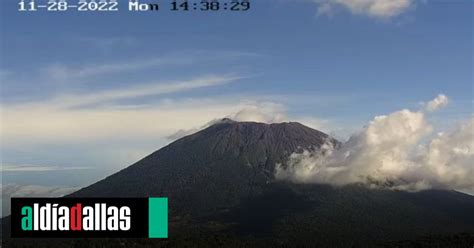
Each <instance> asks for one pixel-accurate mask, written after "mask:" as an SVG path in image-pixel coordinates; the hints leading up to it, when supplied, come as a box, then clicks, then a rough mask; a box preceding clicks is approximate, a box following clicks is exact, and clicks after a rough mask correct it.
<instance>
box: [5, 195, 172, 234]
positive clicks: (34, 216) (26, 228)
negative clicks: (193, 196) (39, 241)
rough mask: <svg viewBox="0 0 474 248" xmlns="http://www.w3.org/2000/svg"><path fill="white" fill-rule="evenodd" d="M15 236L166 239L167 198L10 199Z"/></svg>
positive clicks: (12, 227)
mask: <svg viewBox="0 0 474 248" xmlns="http://www.w3.org/2000/svg"><path fill="white" fill-rule="evenodd" d="M11 206H12V215H11V217H12V219H11V229H12V232H11V233H12V237H14V238H75V237H77V238H79V237H84V238H86V237H91V238H93V237H97V238H99V237H110V238H127V237H130V238H132V237H133V238H146V237H148V238H167V237H168V199H167V198H12V200H11Z"/></svg>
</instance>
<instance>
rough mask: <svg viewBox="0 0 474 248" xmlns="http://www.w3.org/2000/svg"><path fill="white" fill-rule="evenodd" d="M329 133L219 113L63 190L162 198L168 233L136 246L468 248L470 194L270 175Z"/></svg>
mask: <svg viewBox="0 0 474 248" xmlns="http://www.w3.org/2000/svg"><path fill="white" fill-rule="evenodd" d="M326 142H332V143H333V144H334V146H335V147H338V146H339V145H340V142H339V141H337V140H336V139H334V138H332V137H330V136H329V135H327V134H324V133H322V132H320V131H317V130H314V129H311V128H309V127H306V126H304V125H302V124H299V123H296V122H289V123H279V124H264V123H255V122H235V121H232V120H229V119H223V120H221V121H220V122H218V123H217V124H214V125H212V126H210V127H208V128H206V129H204V130H202V131H199V132H197V133H195V134H192V135H189V136H186V137H183V138H181V139H179V140H177V141H175V142H173V143H171V144H169V145H168V146H165V147H163V148H161V149H160V150H158V151H156V152H154V153H152V154H150V155H149V156H147V157H145V158H143V159H142V160H140V161H138V162H136V163H135V164H133V165H131V166H130V167H128V168H126V169H123V170H121V171H119V172H117V173H115V174H113V175H111V176H109V177H107V178H105V179H103V180H101V181H99V182H97V183H95V184H92V185H90V186H88V187H86V188H83V189H81V190H79V191H77V192H75V193H73V194H71V195H69V196H67V197H168V199H169V215H170V216H169V220H170V223H169V225H170V238H169V240H166V241H150V240H142V241H137V240H132V241H130V240H126V241H120V242H122V243H123V242H125V243H126V244H127V245H130V246H133V247H150V246H156V247H161V246H166V247H183V246H185V247H194V246H200V247H212V246H227V247H248V246H280V247H293V246H299V247H305V246H310V247H371V246H376V247H379V246H383V247H400V246H403V247H410V246H413V247H423V245H427V247H433V245H434V246H436V247H438V246H439V247H472V245H473V244H474V238H473V235H472V234H474V197H473V196H471V195H467V194H464V193H460V192H456V191H450V190H426V191H421V192H405V191H395V190H389V189H383V188H380V189H371V188H368V187H366V186H364V185H360V184H354V185H347V186H342V187H334V186H330V185H321V184H295V183H292V182H286V181H279V180H277V179H276V178H275V167H276V165H277V164H282V165H285V164H286V162H287V160H288V157H289V155H291V154H292V153H294V152H301V151H304V150H317V149H320V148H321V146H322V145H323V144H325V143H326ZM83 242H86V241H83ZM87 242H99V241H87ZM117 242H119V241H115V240H108V241H107V242H105V243H104V242H102V243H100V244H101V247H108V246H107V245H110V247H116V246H118V245H121V244H122V243H117ZM106 244H107V245H106ZM48 245H50V246H51V244H50V243H49V244H48ZM62 245H63V244H62ZM466 245H467V246H466Z"/></svg>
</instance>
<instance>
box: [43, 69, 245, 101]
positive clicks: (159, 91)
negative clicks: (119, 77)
mask: <svg viewBox="0 0 474 248" xmlns="http://www.w3.org/2000/svg"><path fill="white" fill-rule="evenodd" d="M242 78H243V77H239V76H224V75H209V76H203V77H198V78H194V79H190V80H181V81H173V82H154V83H148V84H143V85H133V86H130V87H126V88H122V89H112V90H106V91H102V92H98V93H86V94H73V95H61V96H58V97H57V98H55V99H53V100H52V101H49V102H47V104H53V105H56V106H61V107H63V108H65V107H79V106H82V105H88V104H95V103H99V102H108V101H114V100H123V99H131V98H137V97H145V96H158V95H163V94H170V93H177V92H184V91H189V90H193V89H198V88H206V87H213V86H218V85H223V84H227V83H231V82H234V81H236V80H238V79H242Z"/></svg>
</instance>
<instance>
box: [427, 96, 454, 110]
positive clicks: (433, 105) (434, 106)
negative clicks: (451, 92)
mask: <svg viewBox="0 0 474 248" xmlns="http://www.w3.org/2000/svg"><path fill="white" fill-rule="evenodd" d="M448 103H449V100H448V97H446V96H445V95H443V94H440V95H438V96H437V97H436V98H435V99H433V100H431V101H429V102H428V103H427V104H426V105H425V109H426V110H427V111H429V112H433V111H436V110H438V109H440V108H443V107H445V106H446V105H448Z"/></svg>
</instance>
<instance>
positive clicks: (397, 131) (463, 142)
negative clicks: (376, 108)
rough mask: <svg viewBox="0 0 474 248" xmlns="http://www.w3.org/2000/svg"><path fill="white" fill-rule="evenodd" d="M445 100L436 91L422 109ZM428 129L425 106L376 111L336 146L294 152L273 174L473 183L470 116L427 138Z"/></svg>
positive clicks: (313, 179)
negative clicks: (383, 111) (417, 108)
mask: <svg viewBox="0 0 474 248" xmlns="http://www.w3.org/2000/svg"><path fill="white" fill-rule="evenodd" d="M447 101H448V100H447V97H445V96H443V95H440V96H438V97H437V98H436V99H434V100H433V101H430V102H429V103H428V104H427V108H426V109H427V110H428V111H433V110H435V109H437V108H438V107H440V106H444V105H445V104H446V103H447ZM432 130H433V128H432V126H431V125H430V124H429V123H428V122H427V120H426V113H425V112H424V111H410V110H407V109H404V110H400V111H397V112H394V113H391V114H389V115H386V116H385V115H384V116H377V117H375V118H374V119H373V120H372V121H371V122H370V123H369V124H368V125H367V126H366V127H365V128H364V129H363V130H362V131H361V132H360V133H358V134H355V135H353V136H352V137H351V138H350V139H349V140H348V141H347V142H346V143H344V144H343V145H342V147H340V148H338V149H336V148H335V147H334V146H333V145H332V144H331V143H329V142H328V143H327V144H325V145H324V146H323V147H322V149H321V150H319V151H305V152H303V153H299V154H297V153H295V154H292V155H291V157H290V159H289V163H288V165H286V166H283V165H277V168H276V177H277V178H278V179H284V180H291V181H294V182H300V183H324V184H332V185H346V184H353V183H362V184H366V185H368V186H370V187H385V188H390V189H398V190H408V191H419V190H424V189H432V188H435V189H456V190H467V191H470V190H472V189H474V166H473V165H474V117H473V118H470V119H469V120H467V121H466V122H465V123H463V124H462V125H460V126H459V127H458V128H457V129H456V130H453V131H451V132H448V133H439V134H437V135H436V136H435V137H434V138H431V139H430V134H431V133H432Z"/></svg>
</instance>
